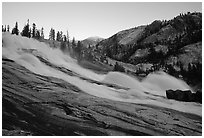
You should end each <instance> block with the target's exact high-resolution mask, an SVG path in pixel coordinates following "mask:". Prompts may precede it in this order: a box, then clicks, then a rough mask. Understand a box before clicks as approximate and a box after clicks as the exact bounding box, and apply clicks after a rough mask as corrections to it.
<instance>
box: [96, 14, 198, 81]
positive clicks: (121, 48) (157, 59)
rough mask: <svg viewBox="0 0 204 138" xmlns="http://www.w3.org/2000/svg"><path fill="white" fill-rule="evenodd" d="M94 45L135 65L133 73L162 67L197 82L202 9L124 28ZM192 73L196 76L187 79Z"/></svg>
mask: <svg viewBox="0 0 204 138" xmlns="http://www.w3.org/2000/svg"><path fill="white" fill-rule="evenodd" d="M96 47H97V48H98V51H100V53H103V54H104V55H107V57H109V58H112V59H115V60H118V61H122V62H125V63H131V64H133V65H135V66H137V69H136V70H135V73H138V72H145V73H146V74H148V72H152V71H155V70H160V69H162V70H164V71H166V72H168V73H169V74H171V75H174V76H176V77H182V78H183V79H185V80H186V81H187V82H189V83H194V84H197V83H199V82H201V79H202V78H201V76H202V75H201V74H202V71H201V66H202V53H201V51H202V13H197V12H194V13H186V14H180V15H179V16H177V17H174V18H173V19H172V20H169V21H166V20H165V21H160V20H156V21H154V22H152V23H151V24H149V25H146V26H139V27H136V28H132V29H128V30H124V31H121V32H118V33H117V34H115V35H113V36H112V37H110V38H108V39H105V40H103V41H101V42H99V43H98V44H97V46H96ZM146 65H150V66H148V68H146ZM196 70H197V71H196ZM188 74H191V75H189V76H188ZM192 76H196V77H193V81H191V82H190V80H189V78H191V77H192ZM191 79H192V78H191Z"/></svg>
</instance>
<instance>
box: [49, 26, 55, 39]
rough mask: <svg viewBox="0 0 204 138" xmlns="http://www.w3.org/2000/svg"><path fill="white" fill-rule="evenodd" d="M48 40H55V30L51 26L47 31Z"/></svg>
mask: <svg viewBox="0 0 204 138" xmlns="http://www.w3.org/2000/svg"><path fill="white" fill-rule="evenodd" d="M49 40H55V30H54V29H53V28H51V30H50V33H49Z"/></svg>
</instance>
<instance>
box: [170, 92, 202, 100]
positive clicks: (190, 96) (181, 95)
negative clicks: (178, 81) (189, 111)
mask: <svg viewBox="0 0 204 138" xmlns="http://www.w3.org/2000/svg"><path fill="white" fill-rule="evenodd" d="M166 97H167V98H168V99H174V100H177V101H183V102H197V103H202V92H200V91H199V92H196V93H192V92H191V91H190V90H185V91H182V90H166Z"/></svg>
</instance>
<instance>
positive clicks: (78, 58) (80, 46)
mask: <svg viewBox="0 0 204 138" xmlns="http://www.w3.org/2000/svg"><path fill="white" fill-rule="evenodd" d="M76 54H77V60H78V61H81V57H82V45H81V42H80V41H78V43H77V47H76Z"/></svg>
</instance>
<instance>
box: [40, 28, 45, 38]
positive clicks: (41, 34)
mask: <svg viewBox="0 0 204 138" xmlns="http://www.w3.org/2000/svg"><path fill="white" fill-rule="evenodd" d="M40 36H41V38H42V39H44V28H43V27H42V28H41V30H40Z"/></svg>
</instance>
